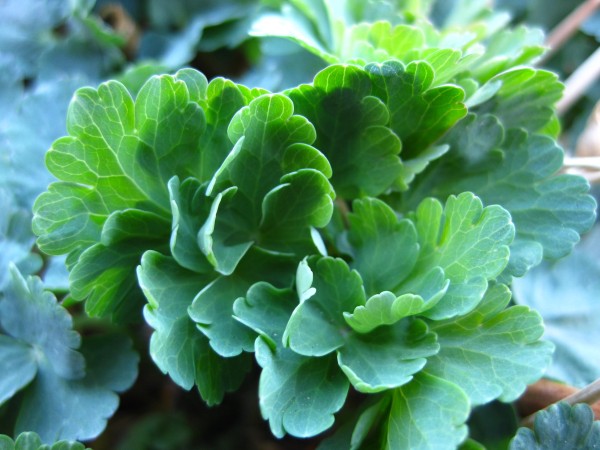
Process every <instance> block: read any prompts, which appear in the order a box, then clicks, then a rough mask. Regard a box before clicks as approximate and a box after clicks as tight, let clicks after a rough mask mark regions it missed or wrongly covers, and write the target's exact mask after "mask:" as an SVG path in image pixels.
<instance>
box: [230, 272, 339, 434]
mask: <svg viewBox="0 0 600 450" xmlns="http://www.w3.org/2000/svg"><path fill="white" fill-rule="evenodd" d="M295 303H296V299H295V298H294V295H293V293H292V291H291V290H289V289H285V290H278V289H276V288H274V287H273V286H271V285H269V284H267V283H257V284H255V285H253V286H252V288H250V290H249V291H248V295H247V296H246V298H244V299H240V300H238V301H237V302H236V303H235V307H234V311H235V314H236V317H237V318H238V320H240V321H241V322H243V323H244V324H246V325H247V326H249V327H251V328H252V329H253V330H255V331H256V332H257V333H259V335H260V336H259V337H258V338H257V339H256V343H255V351H256V359H257V361H258V363H259V364H260V366H261V367H262V368H263V371H262V373H261V377H260V384H259V397H260V408H261V412H262V415H263V417H264V418H265V419H268V420H269V425H270V426H271V431H272V432H273V434H274V435H275V436H278V437H282V436H283V435H284V434H285V433H290V434H291V435H293V436H298V437H309V436H314V435H315V434H318V433H320V432H322V431H325V430H326V429H327V428H329V427H330V426H331V425H332V424H333V421H334V418H333V414H334V413H335V412H337V411H338V410H339V409H340V408H341V407H342V405H343V404H344V401H345V399H346V394H347V392H348V381H347V380H346V377H344V375H343V374H342V372H341V371H340V370H339V367H338V365H337V363H336V361H335V357H333V355H329V356H326V357H324V358H310V357H305V356H301V355H298V354H296V353H294V352H293V351H291V350H289V349H286V348H284V347H283V345H282V341H281V336H282V333H283V330H284V328H285V324H286V322H287V319H288V318H289V315H290V314H291V312H292V310H293V308H294V305H295ZM265 311H268V314H265V313H264V312H265Z"/></svg>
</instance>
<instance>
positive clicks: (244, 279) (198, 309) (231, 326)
mask: <svg viewBox="0 0 600 450" xmlns="http://www.w3.org/2000/svg"><path fill="white" fill-rule="evenodd" d="M295 267H296V261H295V260H294V258H292V257H290V256H286V255H280V254H273V253H269V252H266V251H264V250H260V249H259V248H257V247H253V248H251V249H250V251H249V254H248V257H247V258H245V259H244V260H242V262H241V263H240V265H239V266H238V268H237V269H236V271H235V273H234V274H232V275H230V276H227V277H226V276H220V277H218V278H216V279H215V280H214V281H212V282H211V283H210V284H208V285H206V286H205V287H204V288H203V289H202V290H201V291H200V292H198V294H197V295H196V297H195V298H194V301H193V303H192V305H191V306H190V308H189V311H188V313H189V315H190V317H191V318H192V319H193V320H194V321H195V322H196V323H197V326H198V329H199V330H200V331H202V333H204V334H205V335H206V336H207V337H208V339H209V340H210V345H211V347H212V348H213V349H214V350H215V351H216V352H217V353H218V354H219V355H221V356H224V357H233V356H236V355H239V354H240V353H241V352H243V351H251V350H252V349H253V342H254V337H255V335H254V334H253V333H252V332H251V330H249V329H248V328H247V327H245V326H243V325H241V324H240V323H239V322H238V321H236V320H234V319H233V317H232V313H231V312H232V307H233V304H234V302H235V301H236V299H238V298H240V297H244V296H245V295H246V292H247V291H248V289H249V288H250V286H252V285H253V284H254V283H256V282H258V281H267V282H270V283H272V284H274V285H276V286H278V287H285V286H291V284H292V280H293V275H294V272H293V270H294V268H295Z"/></svg>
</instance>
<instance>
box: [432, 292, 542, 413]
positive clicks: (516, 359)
mask: <svg viewBox="0 0 600 450" xmlns="http://www.w3.org/2000/svg"><path fill="white" fill-rule="evenodd" d="M509 301H510V291H509V290H508V288H507V287H506V286H504V285H501V284H499V285H494V286H492V287H490V289H489V290H488V292H487V293H486V295H485V297H484V299H483V301H482V302H481V303H480V304H479V305H478V306H477V308H476V309H475V310H474V311H472V312H471V313H469V314H468V315H466V316H464V317H461V318H459V319H454V320H452V321H447V322H435V323H431V324H430V326H431V329H432V331H433V332H435V333H436V334H437V336H438V341H439V344H440V351H439V353H437V354H436V355H434V356H432V357H431V358H429V359H428V362H427V372H428V373H430V374H432V375H436V376H438V377H440V378H443V379H445V380H448V381H451V382H453V383H455V384H456V385H457V386H460V388H461V389H462V390H463V391H464V392H465V393H466V394H467V395H468V397H469V400H470V401H471V404H472V405H480V404H484V403H488V402H489V401H491V400H494V399H496V398H500V400H502V401H503V402H510V401H512V400H514V399H516V398H517V397H518V396H519V395H520V394H521V393H522V392H523V391H524V390H525V387H526V386H527V385H528V384H530V383H533V382H534V381H536V380H537V379H539V378H540V377H541V376H542V375H543V374H544V372H545V369H546V367H547V366H548V364H549V363H550V358H551V356H552V352H553V349H554V346H553V345H552V344H551V343H550V342H547V341H540V340H539V339H540V337H541V336H542V334H543V332H544V328H543V325H542V320H541V317H540V316H539V314H537V313H536V312H533V311H531V310H529V308H527V307H520V306H514V307H511V308H508V309H505V308H506V306H507V305H508V302H509Z"/></svg>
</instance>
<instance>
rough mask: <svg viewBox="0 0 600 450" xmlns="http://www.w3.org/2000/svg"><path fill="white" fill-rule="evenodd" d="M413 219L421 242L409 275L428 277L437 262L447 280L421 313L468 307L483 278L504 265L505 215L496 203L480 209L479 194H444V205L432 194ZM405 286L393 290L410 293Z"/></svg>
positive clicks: (508, 226)
mask: <svg viewBox="0 0 600 450" xmlns="http://www.w3.org/2000/svg"><path fill="white" fill-rule="evenodd" d="M415 224H416V228H417V234H418V236H419V244H420V246H421V250H420V254H419V261H418V263H417V266H416V269H415V270H416V274H415V275H416V276H417V277H418V276H431V275H430V273H431V270H432V269H434V268H435V267H440V268H441V269H443V271H444V275H445V277H447V278H448V279H449V280H450V286H449V288H448V291H447V293H446V294H445V296H444V297H443V298H442V299H441V300H440V301H439V302H438V303H437V304H435V306H433V308H432V309H430V310H429V311H427V312H425V313H424V314H425V315H426V316H427V317H430V318H433V319H436V320H439V319H443V318H448V317H452V316H455V315H462V314H465V313H467V312H469V311H470V310H472V309H473V307H474V306H475V305H477V303H479V301H480V300H481V299H482V298H483V294H484V293H485V291H486V289H487V283H488V281H489V280H493V279H495V278H496V277H497V276H498V275H500V274H501V273H502V271H503V270H504V268H505V267H506V265H507V264H508V257H509V250H508V245H509V244H510V243H511V242H512V239H513V236H514V226H513V225H512V222H511V218H510V215H509V214H508V212H507V211H506V210H504V209H503V208H502V207H500V206H497V205H492V206H487V207H486V208H483V205H482V203H481V200H479V198H477V197H475V196H474V195H473V194H471V193H468V192H465V193H462V194H460V195H459V196H458V197H454V196H450V197H448V200H447V201H446V206H445V208H442V205H441V204H440V203H439V202H438V201H437V200H435V199H433V198H430V199H426V200H424V201H423V202H422V203H421V204H420V205H419V207H418V209H417V211H416V214H415ZM419 274H421V275H419ZM409 286H410V282H408V283H406V286H402V285H401V286H400V287H399V288H398V291H400V292H402V293H404V292H407V293H410V292H411V289H410V287H409Z"/></svg>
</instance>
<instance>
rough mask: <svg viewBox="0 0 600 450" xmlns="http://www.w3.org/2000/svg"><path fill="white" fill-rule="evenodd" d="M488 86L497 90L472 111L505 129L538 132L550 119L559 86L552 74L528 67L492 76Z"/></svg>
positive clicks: (559, 93)
mask: <svg viewBox="0 0 600 450" xmlns="http://www.w3.org/2000/svg"><path fill="white" fill-rule="evenodd" d="M488 83H490V84H491V83H500V86H501V87H500V89H499V90H498V91H497V92H496V94H495V95H494V96H493V97H492V98H491V99H490V100H488V101H487V102H485V103H483V104H482V105H480V106H478V107H477V108H476V109H475V110H476V112H477V113H478V114H482V113H490V114H492V115H494V116H496V117H497V118H499V119H500V121H501V122H502V124H503V125H504V127H505V128H507V129H510V128H525V129H526V130H527V131H529V132H536V131H540V130H541V129H542V128H544V127H545V126H546V125H547V124H548V123H549V122H550V121H551V120H552V119H553V118H554V105H555V103H556V102H557V101H558V100H560V98H561V96H562V92H563V85H562V83H561V82H560V81H558V76H557V75H556V74H555V73H552V72H548V71H545V70H536V69H532V68H515V69H512V70H508V71H506V72H503V73H501V74H499V75H496V76H495V77H494V78H492V79H491V80H490V81H488Z"/></svg>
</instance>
